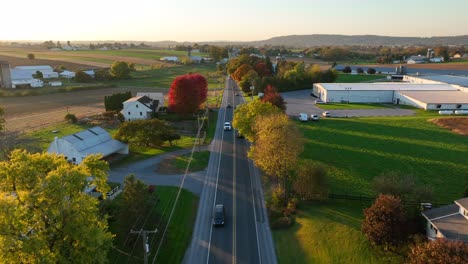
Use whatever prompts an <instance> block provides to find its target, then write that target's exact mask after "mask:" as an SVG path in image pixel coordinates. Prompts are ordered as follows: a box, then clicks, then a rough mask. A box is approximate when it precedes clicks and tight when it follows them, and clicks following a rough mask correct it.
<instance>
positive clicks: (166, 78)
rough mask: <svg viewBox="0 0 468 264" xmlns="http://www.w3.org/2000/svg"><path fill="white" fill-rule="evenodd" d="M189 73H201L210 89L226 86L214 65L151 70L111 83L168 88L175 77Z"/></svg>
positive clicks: (124, 85)
mask: <svg viewBox="0 0 468 264" xmlns="http://www.w3.org/2000/svg"><path fill="white" fill-rule="evenodd" d="M187 73H199V74H201V75H203V76H205V78H206V79H207V81H208V88H219V87H222V86H224V77H223V76H222V75H220V74H218V73H217V72H216V65H214V64H192V65H187V66H174V67H166V68H161V69H152V70H151V69H150V70H142V71H136V72H133V73H132V79H130V80H120V81H111V82H109V83H110V84H115V85H117V86H119V87H154V88H167V89H168V90H169V87H170V86H171V84H172V82H173V81H174V79H175V77H177V76H179V75H184V74H187Z"/></svg>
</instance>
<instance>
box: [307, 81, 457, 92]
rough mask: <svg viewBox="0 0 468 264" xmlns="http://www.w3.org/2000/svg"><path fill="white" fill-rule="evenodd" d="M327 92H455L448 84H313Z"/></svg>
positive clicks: (454, 88) (455, 89)
mask: <svg viewBox="0 0 468 264" xmlns="http://www.w3.org/2000/svg"><path fill="white" fill-rule="evenodd" d="M315 85H317V86H320V87H322V88H323V89H325V90H327V91H457V90H458V89H457V88H456V87H454V86H452V85H449V84H416V83H398V82H382V83H318V84H315Z"/></svg>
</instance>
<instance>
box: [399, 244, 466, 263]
mask: <svg viewBox="0 0 468 264" xmlns="http://www.w3.org/2000/svg"><path fill="white" fill-rule="evenodd" d="M408 263H409V264H419V263H433V264H445V263H450V264H465V263H468V244H465V243H463V242H462V241H449V240H447V239H437V240H435V241H428V242H425V243H422V244H419V245H416V246H415V247H414V248H412V249H411V252H410V254H409V262H408Z"/></svg>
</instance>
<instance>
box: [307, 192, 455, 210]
mask: <svg viewBox="0 0 468 264" xmlns="http://www.w3.org/2000/svg"><path fill="white" fill-rule="evenodd" d="M313 196H314V197H315V198H322V199H324V198H328V199H341V200H348V201H360V202H374V200H375V199H377V197H376V196H373V197H370V196H363V195H350V194H347V193H345V194H337V193H328V194H314V195H313ZM401 203H402V204H404V205H416V206H420V205H421V203H431V204H432V206H433V207H439V206H444V205H448V204H451V203H435V202H431V201H410V200H401Z"/></svg>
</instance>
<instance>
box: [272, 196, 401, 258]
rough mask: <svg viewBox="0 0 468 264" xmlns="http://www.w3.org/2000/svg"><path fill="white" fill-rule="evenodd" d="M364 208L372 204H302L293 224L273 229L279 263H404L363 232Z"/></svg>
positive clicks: (332, 202)
mask: <svg viewBox="0 0 468 264" xmlns="http://www.w3.org/2000/svg"><path fill="white" fill-rule="evenodd" d="M363 207H368V204H361V203H360V202H355V201H352V202H345V201H337V200H329V201H324V202H314V203H307V204H301V205H300V207H299V208H298V212H297V216H296V223H295V224H294V226H293V227H291V228H289V229H282V230H273V238H274V240H275V246H276V252H277V256H278V263H280V264H282V263H284V264H286V263H297V264H301V263H304V264H305V263H350V264H352V263H356V264H360V263H402V259H401V258H400V257H399V256H397V255H394V254H389V253H382V252H377V251H376V250H375V249H373V248H372V247H371V246H370V244H369V243H368V242H367V240H366V239H365V237H364V236H363V235H362V233H361V231H360V230H361V221H362V218H363V213H362V208H363Z"/></svg>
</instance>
